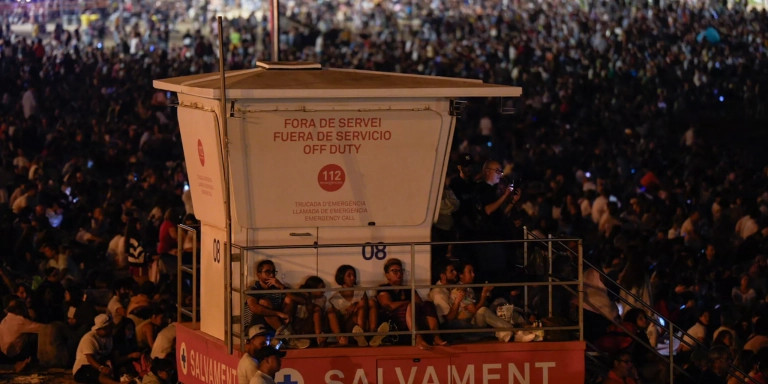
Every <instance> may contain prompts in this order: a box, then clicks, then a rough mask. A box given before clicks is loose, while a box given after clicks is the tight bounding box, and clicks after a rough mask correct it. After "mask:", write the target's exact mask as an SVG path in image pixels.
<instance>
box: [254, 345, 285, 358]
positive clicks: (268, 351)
mask: <svg viewBox="0 0 768 384" xmlns="http://www.w3.org/2000/svg"><path fill="white" fill-rule="evenodd" d="M270 356H277V357H281V358H282V357H285V352H283V351H278V350H277V349H275V347H273V346H271V345H267V346H264V347H261V349H259V350H258V351H256V353H255V354H254V356H253V357H254V358H256V360H258V361H262V360H264V359H266V358H268V357H270Z"/></svg>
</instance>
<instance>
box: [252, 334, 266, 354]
mask: <svg viewBox="0 0 768 384" xmlns="http://www.w3.org/2000/svg"><path fill="white" fill-rule="evenodd" d="M266 346H267V335H261V336H254V337H253V338H252V339H251V340H250V341H249V342H248V347H249V348H250V353H254V352H256V351H258V350H259V349H261V348H263V347H266Z"/></svg>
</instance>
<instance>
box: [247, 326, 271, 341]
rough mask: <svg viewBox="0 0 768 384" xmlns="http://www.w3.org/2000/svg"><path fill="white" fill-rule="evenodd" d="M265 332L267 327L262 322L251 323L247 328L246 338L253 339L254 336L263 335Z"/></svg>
mask: <svg viewBox="0 0 768 384" xmlns="http://www.w3.org/2000/svg"><path fill="white" fill-rule="evenodd" d="M266 334H267V328H266V327H264V325H263V324H256V325H252V326H251V327H250V328H248V340H250V339H253V338H254V337H256V336H263V335H266Z"/></svg>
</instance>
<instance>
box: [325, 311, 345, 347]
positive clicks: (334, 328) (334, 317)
mask: <svg viewBox="0 0 768 384" xmlns="http://www.w3.org/2000/svg"><path fill="white" fill-rule="evenodd" d="M328 326H329V327H331V332H333V333H341V326H340V325H339V312H338V311H336V309H333V308H331V309H329V310H328ZM347 344H349V338H348V337H347V336H339V345H347Z"/></svg>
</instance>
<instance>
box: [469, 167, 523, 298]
mask: <svg viewBox="0 0 768 384" xmlns="http://www.w3.org/2000/svg"><path fill="white" fill-rule="evenodd" d="M502 176H504V171H503V169H502V168H501V164H500V163H499V162H498V161H496V160H488V161H486V162H485V164H483V170H482V179H481V180H480V182H478V183H477V184H476V185H475V190H474V194H473V199H472V201H473V204H474V207H473V209H474V215H475V220H474V230H473V233H474V234H473V236H472V239H473V240H509V239H510V238H511V237H512V220H511V218H510V214H511V213H512V208H513V206H514V204H515V203H516V202H517V201H518V200H519V199H520V190H519V188H516V187H515V185H514V184H513V183H512V184H509V185H506V183H503V184H502V183H500V182H501V180H502ZM473 248H474V252H473V253H474V255H473V256H474V257H476V258H477V259H476V260H475V265H477V266H478V275H479V277H480V279H481V280H488V281H490V282H495V283H498V282H507V281H509V274H510V272H509V271H510V268H509V266H508V264H509V263H508V261H507V259H508V258H509V257H510V249H509V247H507V246H506V245H505V244H478V245H476V246H474V247H473Z"/></svg>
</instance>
